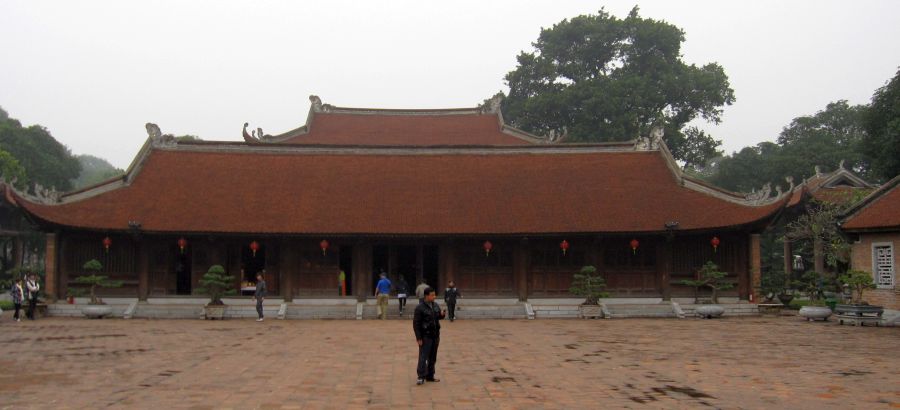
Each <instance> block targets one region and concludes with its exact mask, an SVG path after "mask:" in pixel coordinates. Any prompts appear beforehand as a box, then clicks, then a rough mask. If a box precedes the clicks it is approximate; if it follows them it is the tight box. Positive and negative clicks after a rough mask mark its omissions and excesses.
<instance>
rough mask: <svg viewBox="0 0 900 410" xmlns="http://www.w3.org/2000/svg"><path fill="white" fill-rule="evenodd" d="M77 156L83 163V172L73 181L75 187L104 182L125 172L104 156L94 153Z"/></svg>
mask: <svg viewBox="0 0 900 410" xmlns="http://www.w3.org/2000/svg"><path fill="white" fill-rule="evenodd" d="M76 158H78V162H79V163H80V164H81V173H80V174H79V175H78V178H75V179H74V180H73V181H72V188H73V189H79V188H83V187H86V186H88V185H93V184H96V183H98V182H103V181H106V180H108V179H110V178H113V177H115V176H119V175H122V173H123V171H122V170H121V169H119V168H116V167H114V166H113V165H112V164H110V163H109V161H107V160H105V159H103V158H98V157H95V156H93V155H78V156H77V157H76Z"/></svg>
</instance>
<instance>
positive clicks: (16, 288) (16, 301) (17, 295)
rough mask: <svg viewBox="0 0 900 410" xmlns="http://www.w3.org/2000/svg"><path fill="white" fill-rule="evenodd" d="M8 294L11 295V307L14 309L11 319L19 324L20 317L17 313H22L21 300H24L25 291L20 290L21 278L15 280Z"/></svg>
mask: <svg viewBox="0 0 900 410" xmlns="http://www.w3.org/2000/svg"><path fill="white" fill-rule="evenodd" d="M9 293H10V295H12V302H13V306H14V307H15V309H16V312H15V313H13V319H15V321H16V322H21V321H22V317H21V315H20V314H19V312H21V311H22V300H23V299H25V291H23V290H22V278H17V279H16V281H15V283H13V285H12V288H10V289H9Z"/></svg>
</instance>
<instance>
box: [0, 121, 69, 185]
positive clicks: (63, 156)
mask: <svg viewBox="0 0 900 410" xmlns="http://www.w3.org/2000/svg"><path fill="white" fill-rule="evenodd" d="M0 111H2V109H0ZM0 146H2V147H3V149H4V150H6V151H8V152H9V153H10V154H11V155H12V156H13V157H14V158H15V159H17V160H18V161H19V164H21V166H22V167H23V168H24V169H25V172H26V173H27V176H28V179H29V182H32V183H38V184H41V185H43V186H45V187H56V189H57V190H60V191H66V190H70V189H71V188H72V183H71V181H70V180H71V179H72V178H75V177H76V176H77V175H78V174H79V172H80V171H81V165H80V164H79V163H78V160H77V159H76V158H75V157H74V156H72V153H71V152H69V149H68V148H66V147H65V146H64V145H62V144H60V143H59V141H57V140H56V139H55V138H53V136H52V135H50V132H49V131H47V129H46V128H44V127H42V126H40V125H32V126H29V127H23V126H22V124H21V123H20V122H19V121H18V120H15V119H13V118H9V114H7V113H6V112H5V111H2V114H0Z"/></svg>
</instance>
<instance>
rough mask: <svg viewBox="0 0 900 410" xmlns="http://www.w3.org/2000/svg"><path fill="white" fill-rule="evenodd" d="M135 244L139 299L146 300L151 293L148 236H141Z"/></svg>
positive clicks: (189, 267)
mask: <svg viewBox="0 0 900 410" xmlns="http://www.w3.org/2000/svg"><path fill="white" fill-rule="evenodd" d="M134 245H135V246H136V247H137V268H138V301H141V302H144V301H146V300H147V297H148V296H149V294H150V249H149V248H150V244H149V243H148V238H141V239H138V240H136V241H135V244H134ZM187 269H192V267H191V266H188V267H187Z"/></svg>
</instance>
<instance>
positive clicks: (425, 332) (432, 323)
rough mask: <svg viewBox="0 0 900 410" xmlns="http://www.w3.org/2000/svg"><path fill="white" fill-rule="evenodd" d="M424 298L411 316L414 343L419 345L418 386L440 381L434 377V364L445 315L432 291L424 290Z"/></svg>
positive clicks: (430, 289) (429, 289)
mask: <svg viewBox="0 0 900 410" xmlns="http://www.w3.org/2000/svg"><path fill="white" fill-rule="evenodd" d="M424 296H425V297H424V298H423V299H422V301H421V302H419V306H416V311H415V314H414V316H413V331H414V332H415V333H416V343H418V344H419V365H418V367H416V373H418V376H419V378H418V380H416V384H418V385H420V384H423V383H425V382H426V381H428V382H439V381H441V380H440V379H436V378H435V377H434V363H435V362H436V361H437V350H438V345H439V344H440V342H441V322H440V320H441V319H443V318H444V315H446V313H447V312H446V311H444V310H441V307H440V305H438V304H437V303H435V301H434V299H435V297H436V296H437V294H436V293H435V291H434V289H432V288H430V287H429V288H426V289H425V292H424Z"/></svg>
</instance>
